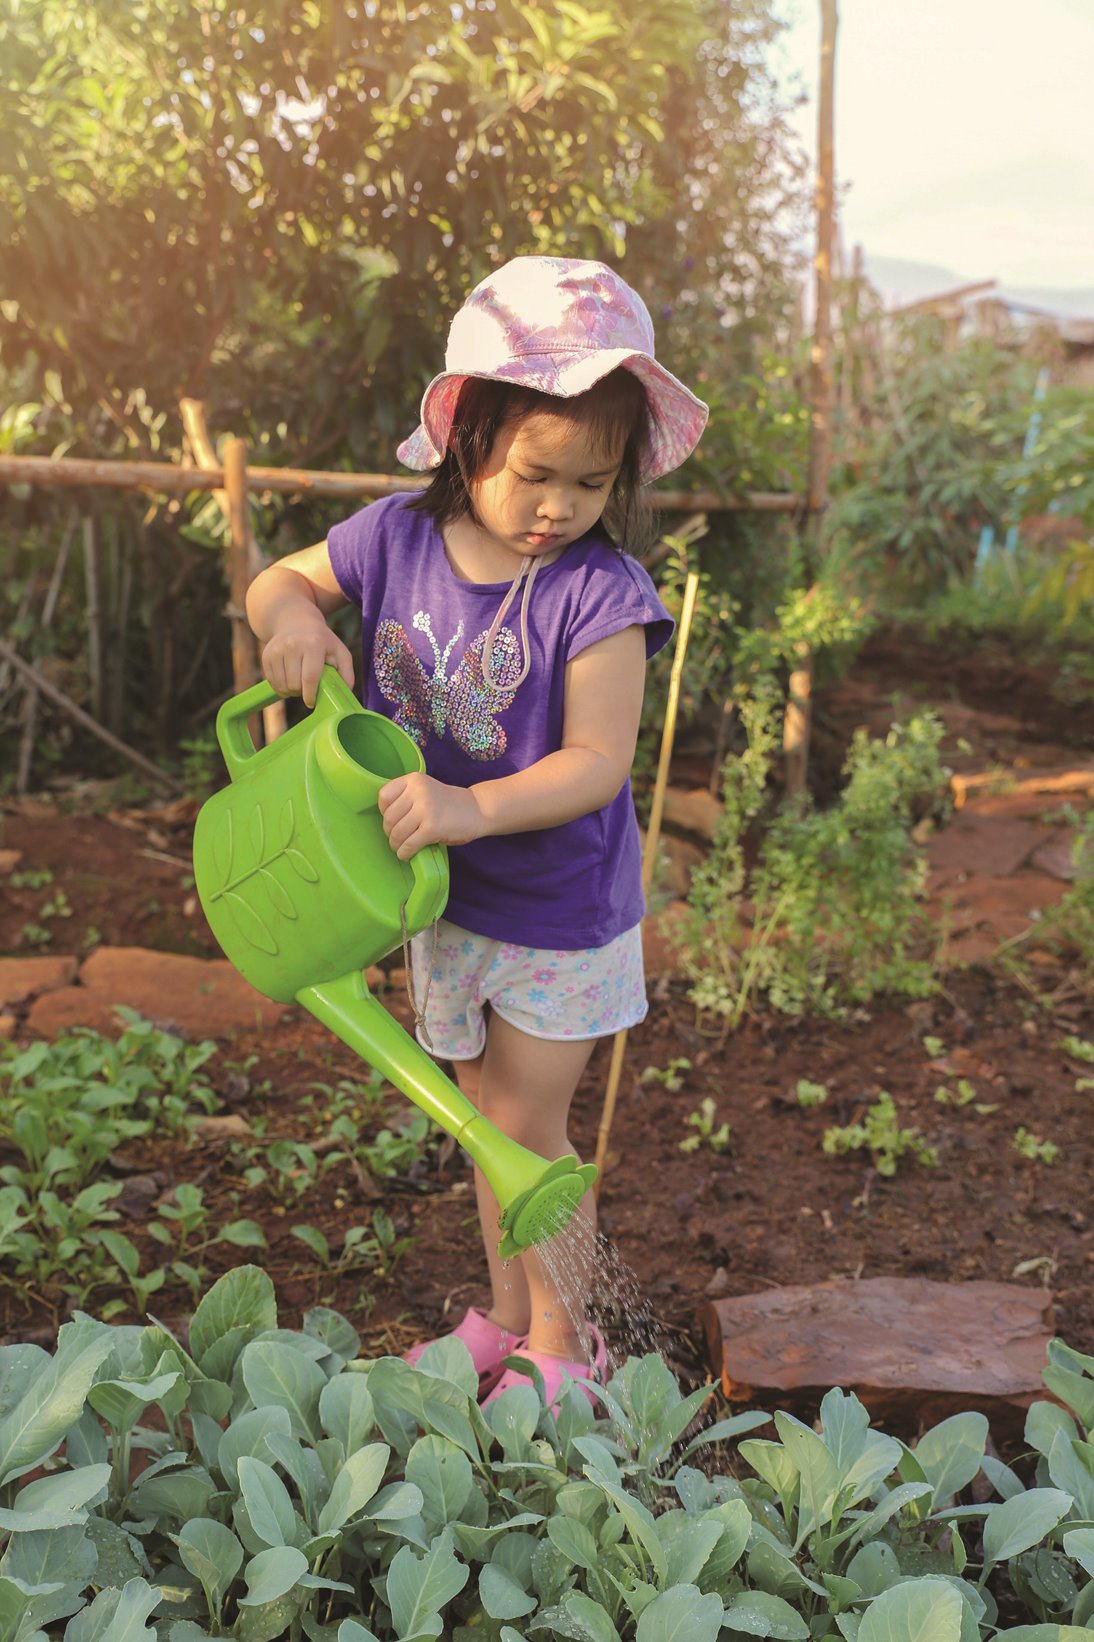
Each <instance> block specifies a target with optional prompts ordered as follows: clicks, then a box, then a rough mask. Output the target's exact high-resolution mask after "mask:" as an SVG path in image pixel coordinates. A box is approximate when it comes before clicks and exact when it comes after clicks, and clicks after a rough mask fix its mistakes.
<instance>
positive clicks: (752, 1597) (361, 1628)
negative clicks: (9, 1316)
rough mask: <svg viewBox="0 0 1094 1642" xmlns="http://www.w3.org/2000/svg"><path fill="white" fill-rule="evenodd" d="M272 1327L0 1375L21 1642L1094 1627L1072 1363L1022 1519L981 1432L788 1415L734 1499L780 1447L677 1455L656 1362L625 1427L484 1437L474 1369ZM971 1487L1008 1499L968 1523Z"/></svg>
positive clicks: (261, 1290) (526, 1424) (1035, 1412)
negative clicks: (703, 1457) (702, 1458)
mask: <svg viewBox="0 0 1094 1642" xmlns="http://www.w3.org/2000/svg"><path fill="white" fill-rule="evenodd" d="M277 1324H278V1319H277V1311H276V1306H275V1302H274V1293H273V1287H272V1284H271V1282H270V1280H269V1278H268V1276H267V1275H266V1274H265V1273H264V1272H262V1271H260V1270H259V1269H258V1268H256V1267H248V1266H244V1267H240V1268H238V1269H237V1270H235V1271H233V1272H231V1273H229V1274H228V1275H227V1276H226V1277H223V1278H221V1279H220V1281H219V1282H218V1283H216V1284H215V1285H214V1286H213V1288H212V1289H210V1291H209V1292H208V1294H207V1295H206V1296H205V1298H204V1299H203V1300H202V1302H201V1304H200V1305H199V1306H198V1308H197V1310H196V1311H195V1313H194V1316H193V1319H192V1321H191V1325H190V1330H189V1349H188V1350H187V1349H185V1348H184V1347H183V1346H182V1344H181V1343H180V1342H179V1341H178V1340H177V1339H176V1338H175V1337H174V1336H173V1335H171V1334H170V1333H169V1332H168V1331H167V1330H166V1329H165V1328H163V1327H161V1326H160V1325H158V1324H153V1325H151V1326H150V1327H147V1328H143V1329H142V1328H134V1327H125V1328H110V1327H108V1326H107V1325H105V1324H103V1323H99V1322H96V1321H94V1320H93V1319H92V1318H90V1317H85V1316H78V1317H76V1319H75V1320H74V1321H73V1322H71V1323H68V1324H66V1325H65V1326H64V1327H63V1328H62V1329H61V1330H60V1333H59V1336H58V1341H57V1350H56V1353H55V1354H54V1355H53V1356H52V1357H51V1356H50V1355H49V1354H48V1353H47V1352H45V1351H43V1350H42V1349H41V1348H40V1347H38V1346H34V1345H14V1346H7V1347H3V1348H0V1378H2V1385H3V1398H2V1402H0V1410H2V1412H0V1538H2V1539H3V1540H4V1541H5V1543H4V1549H3V1555H2V1557H0V1634H2V1635H3V1636H4V1637H5V1638H10V1639H12V1642H45V1639H47V1638H49V1637H54V1638H58V1637H62V1636H63V1637H64V1639H65V1642H121V1639H122V1638H124V1639H125V1642H207V1639H209V1638H211V1637H234V1638H236V1639H238V1642H272V1639H274V1638H278V1637H289V1638H291V1639H295V1642H300V1639H303V1638H307V1639H308V1642H419V1639H420V1642H426V1639H432V1638H436V1637H438V1636H442V1635H443V1636H444V1637H445V1638H447V1639H449V1642H523V1639H524V1638H531V1637H538V1636H540V1635H542V1636H544V1637H547V1638H550V1637H559V1638H582V1639H589V1638H592V1639H593V1642H600V1639H603V1642H613V1639H614V1642H629V1639H634V1642H670V1639H673V1638H684V1637H686V1638H687V1639H688V1642H715V1639H716V1638H719V1637H723V1636H724V1637H727V1638H728V1639H729V1642H741V1639H742V1638H744V1637H756V1636H773V1637H784V1638H809V1637H814V1638H817V1639H818V1642H891V1639H896V1638H905V1637H912V1636H916V1637H921V1638H924V1639H928V1638H930V1639H937V1642H979V1639H980V1638H981V1637H987V1636H990V1635H993V1634H998V1635H1003V1636H1011V1637H1014V1638H1015V1639H1017V1638H1019V1637H1020V1638H1022V1642H1053V1639H1056V1638H1059V1639H1060V1642H1065V1639H1067V1638H1069V1637H1070V1636H1072V1635H1075V1636H1076V1637H1077V1636H1078V1635H1079V1634H1080V1632H1079V1631H1078V1630H1069V1629H1068V1628H1067V1627H1068V1625H1069V1624H1070V1625H1071V1626H1072V1627H1082V1626H1084V1625H1086V1624H1087V1623H1088V1622H1089V1621H1090V1620H1091V1618H1092V1615H1094V1578H1092V1577H1091V1576H1092V1574H1094V1529H1091V1528H1090V1527H1089V1522H1090V1521H1091V1519H1094V1482H1092V1478H1094V1442H1092V1440H1091V1438H1092V1431H1091V1427H1092V1426H1094V1372H1092V1371H1094V1359H1092V1358H1089V1357H1083V1356H1081V1355H1080V1354H1079V1353H1078V1352H1075V1351H1072V1350H1071V1349H1070V1348H1068V1347H1067V1346H1065V1345H1063V1343H1062V1342H1060V1341H1054V1342H1053V1343H1052V1345H1051V1346H1050V1348H1049V1365H1048V1367H1047V1369H1046V1371H1045V1381H1046V1384H1047V1386H1048V1389H1049V1390H1050V1391H1051V1392H1052V1394H1053V1396H1054V1397H1055V1398H1057V1399H1058V1401H1056V1402H1051V1403H1050V1402H1037V1403H1034V1405H1033V1406H1032V1408H1031V1409H1030V1410H1029V1414H1028V1417H1027V1422H1026V1440H1027V1444H1028V1446H1029V1448H1030V1450H1031V1451H1032V1453H1033V1455H1034V1457H1035V1458H1034V1474H1033V1476H1032V1483H1033V1486H1032V1487H1029V1488H1027V1487H1026V1486H1025V1484H1024V1482H1023V1481H1022V1479H1021V1478H1020V1477H1019V1476H1018V1475H1017V1474H1016V1473H1015V1471H1013V1470H1012V1469H1010V1468H1009V1467H1008V1466H1006V1465H1004V1464H1002V1463H1001V1462H1000V1461H999V1460H998V1459H995V1458H994V1457H992V1454H991V1453H989V1452H988V1447H987V1440H988V1424H987V1421H986V1420H985V1419H984V1417H983V1416H982V1415H980V1414H976V1413H966V1414H959V1415H956V1416H954V1417H953V1418H951V1419H948V1420H944V1421H943V1422H942V1423H941V1424H940V1425H937V1426H935V1427H934V1428H933V1429H932V1430H929V1431H928V1432H926V1434H925V1435H924V1436H923V1437H921V1438H920V1440H919V1442H918V1444H917V1445H916V1447H915V1448H914V1449H912V1448H909V1447H908V1446H907V1445H906V1444H904V1443H902V1442H900V1441H898V1440H897V1439H896V1438H895V1437H892V1436H887V1435H884V1434H883V1433H881V1432H879V1431H874V1430H872V1429H871V1428H870V1424H869V1420H868V1417H867V1414H866V1410H865V1409H864V1408H863V1407H862V1405H861V1404H860V1403H859V1402H858V1401H857V1399H856V1398H855V1397H853V1396H848V1395H845V1394H844V1393H843V1392H841V1391H837V1390H833V1391H830V1392H829V1393H828V1394H827V1396H826V1397H825V1398H824V1401H823V1403H822V1405H821V1410H820V1421H819V1424H818V1427H817V1428H816V1429H813V1428H812V1427H810V1426H808V1425H805V1424H803V1423H802V1422H801V1421H799V1420H797V1419H795V1418H793V1417H792V1416H791V1415H789V1414H783V1413H779V1414H776V1415H775V1416H774V1427H775V1437H774V1438H773V1439H770V1440H760V1439H756V1438H749V1439H748V1440H746V1441H744V1442H742V1443H741V1444H740V1447H739V1450H738V1454H739V1459H740V1461H742V1462H744V1466H741V1467H739V1468H740V1469H742V1470H743V1469H744V1467H745V1466H747V1468H748V1469H749V1470H750V1471H751V1473H753V1474H751V1475H743V1476H742V1477H741V1478H740V1479H738V1477H736V1476H734V1475H729V1474H726V1473H724V1472H721V1471H716V1470H715V1469H714V1466H713V1464H712V1463H711V1462H712V1461H713V1460H714V1459H715V1458H717V1457H721V1455H722V1454H723V1453H724V1448H715V1445H718V1444H721V1445H725V1444H727V1443H728V1442H729V1441H730V1440H731V1439H735V1438H737V1437H739V1436H740V1435H741V1434H742V1433H745V1432H748V1431H750V1430H752V1429H754V1428H756V1427H758V1426H762V1425H767V1424H770V1423H771V1417H770V1416H769V1415H767V1414H764V1413H743V1414H737V1415H735V1416H733V1417H732V1418H729V1419H726V1420H723V1421H720V1422H718V1423H716V1424H714V1425H712V1426H710V1427H708V1428H707V1429H706V1430H703V1431H700V1432H699V1433H698V1434H697V1435H695V1436H693V1437H692V1438H691V1440H690V1441H688V1440H687V1434H688V1432H689V1431H690V1430H691V1429H692V1428H693V1426H694V1424H695V1421H696V1418H697V1416H698V1415H699V1413H700V1411H701V1409H702V1407H703V1406H704V1404H705V1403H706V1401H707V1400H708V1398H709V1395H710V1392H709V1388H708V1387H705V1386H703V1387H700V1388H699V1389H698V1390H697V1391H695V1392H693V1393H692V1394H691V1395H690V1396H688V1397H684V1396H682V1395H681V1393H680V1390H679V1388H678V1387H677V1385H676V1383H675V1381H674V1380H673V1378H672V1376H671V1375H670V1373H669V1371H668V1370H667V1368H666V1367H665V1365H664V1363H663V1362H662V1361H661V1359H660V1358H659V1357H656V1356H649V1357H644V1358H640V1359H639V1358H631V1359H629V1360H628V1361H627V1362H626V1363H624V1364H623V1366H622V1367H621V1368H620V1369H619V1370H618V1371H617V1372H616V1373H615V1374H614V1376H613V1377H612V1379H611V1380H610V1382H609V1384H608V1386H607V1387H606V1388H605V1389H604V1391H603V1397H604V1402H605V1404H606V1406H607V1409H608V1411H609V1414H610V1418H607V1419H597V1418H595V1417H594V1414H593V1410H592V1409H591V1408H590V1406H589V1404H588V1402H587V1401H586V1399H585V1397H584V1396H583V1394H582V1393H581V1392H580V1391H579V1390H578V1389H577V1388H576V1387H570V1388H568V1389H567V1390H566V1391H565V1392H564V1393H563V1395H562V1398H561V1400H560V1403H559V1405H558V1410H557V1413H556V1414H551V1413H550V1412H548V1411H547V1410H546V1409H545V1407H544V1401H543V1397H542V1394H541V1389H540V1390H539V1391H537V1390H533V1389H532V1388H531V1387H518V1388H515V1389H513V1390H510V1391H508V1392H506V1393H505V1394H504V1396H502V1397H501V1398H499V1399H498V1400H497V1401H496V1402H495V1403H494V1404H493V1405H492V1406H491V1407H490V1408H489V1409H487V1410H485V1411H484V1410H483V1409H481V1408H480V1407H479V1405H478V1403H477V1401H476V1391H477V1377H476V1374H475V1371H474V1368H473V1366H472V1363H471V1359H470V1356H469V1355H468V1353H467V1352H466V1350H465V1348H464V1347H463V1346H462V1345H461V1344H460V1343H459V1342H458V1341H453V1340H449V1341H442V1342H439V1343H438V1344H436V1345H434V1346H432V1347H430V1349H429V1351H428V1352H427V1353H426V1355H425V1356H424V1357H423V1358H422V1361H421V1364H420V1365H419V1366H418V1367H416V1368H411V1367H410V1366H409V1365H408V1364H406V1363H404V1362H403V1361H402V1360H401V1359H399V1358H394V1357H381V1358H377V1359H374V1360H372V1361H361V1360H358V1359H357V1351H358V1349H359V1341H358V1338H357V1335H356V1334H355V1333H354V1331H353V1329H352V1328H351V1327H350V1326H349V1324H348V1323H347V1322H346V1321H345V1319H344V1318H342V1317H340V1316H338V1315H337V1314H336V1313H334V1312H331V1311H325V1310H321V1309H320V1310H316V1311H313V1312H309V1313H308V1314H307V1316H306V1317H305V1318H304V1327H303V1331H302V1332H300V1333H296V1332H293V1331H290V1330H287V1329H281V1328H279V1327H278V1326H277ZM1061 1405H1066V1407H1065V1406H1061ZM1068 1408H1070V1410H1071V1412H1068ZM704 1449H705V1450H706V1451H707V1466H708V1469H707V1471H702V1470H699V1469H698V1468H696V1466H695V1465H694V1464H692V1463H691V1461H692V1459H693V1456H695V1455H696V1454H697V1453H698V1452H699V1451H700V1450H704ZM712 1450H713V1452H712ZM981 1473H982V1474H983V1478H984V1480H985V1482H986V1484H987V1485H988V1486H989V1487H990V1489H991V1491H992V1492H993V1493H994V1494H995V1495H996V1498H995V1499H992V1500H988V1501H986V1502H984V1503H979V1504H962V1503H959V1501H960V1498H961V1495H962V1494H963V1491H964V1490H966V1489H967V1488H968V1487H969V1485H970V1484H971V1483H972V1482H973V1480H974V1479H975V1478H977V1477H978V1476H980V1475H981ZM28 1477H31V1478H32V1480H31V1481H29V1482H28V1481H27V1478H28ZM1015 1618H1018V1619H1019V1620H1023V1619H1028V1620H1030V1621H1032V1622H1035V1628H1033V1629H1032V1630H1031V1629H1028V1628H1023V1627H1022V1626H1021V1625H1019V1626H1018V1628H1016V1629H1010V1630H1008V1629H1006V1628H1004V1629H1002V1630H999V1629H998V1627H999V1626H1000V1624H1001V1623H1002V1624H1003V1625H1004V1626H1006V1625H1009V1624H1011V1622H1012V1621H1013V1620H1014V1619H1015ZM65 1620H67V1621H68V1623H67V1626H64V1625H63V1622H64V1621H65ZM150 1621H151V1622H152V1623H154V1625H155V1629H154V1630H153V1629H152V1628H151V1624H150V1623H149V1622H150ZM62 1627H63V1628H62Z"/></svg>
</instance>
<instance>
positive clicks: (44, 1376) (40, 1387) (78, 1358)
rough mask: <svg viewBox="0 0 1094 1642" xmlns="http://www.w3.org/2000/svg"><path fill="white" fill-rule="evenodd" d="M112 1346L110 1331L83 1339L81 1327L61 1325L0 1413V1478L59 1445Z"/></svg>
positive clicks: (20, 1473)
mask: <svg viewBox="0 0 1094 1642" xmlns="http://www.w3.org/2000/svg"><path fill="white" fill-rule="evenodd" d="M69 1326H70V1327H71V1326H72V1325H69ZM112 1349H113V1343H112V1341H111V1339H110V1337H109V1334H107V1335H106V1337H105V1338H104V1337H102V1336H100V1337H99V1338H97V1339H93V1340H91V1341H90V1342H87V1335H86V1332H84V1333H76V1334H66V1331H65V1330H62V1331H61V1338H60V1341H59V1343H58V1348H57V1353H56V1355H55V1356H54V1357H53V1358H52V1359H51V1360H50V1363H49V1366H48V1367H47V1368H45V1369H43V1370H42V1372H41V1373H40V1374H38V1375H37V1376H36V1377H35V1378H34V1379H33V1380H32V1382H31V1383H30V1384H29V1385H28V1386H27V1387H26V1389H25V1391H24V1392H23V1394H22V1396H21V1397H20V1398H19V1400H18V1402H17V1403H16V1404H15V1406H14V1407H13V1408H11V1409H9V1411H8V1413H6V1414H5V1415H4V1417H3V1419H0V1483H3V1482H10V1481H11V1480H12V1479H13V1478H15V1477H21V1476H23V1475H24V1473H25V1472H27V1471H32V1470H33V1469H34V1467H35V1466H37V1465H40V1464H41V1462H42V1461H43V1460H44V1459H46V1458H47V1457H48V1456H49V1455H50V1454H52V1452H53V1450H54V1449H55V1448H56V1447H58V1446H59V1444H60V1443H61V1442H62V1441H63V1439H64V1436H65V1433H66V1432H67V1431H68V1429H69V1427H70V1426H72V1425H74V1424H75V1423H76V1421H77V1420H78V1419H79V1418H80V1415H81V1413H82V1412H83V1407H84V1402H85V1400H86V1398H87V1394H88V1392H89V1391H90V1389H91V1385H92V1382H93V1380H94V1378H95V1374H96V1372H97V1371H98V1369H99V1367H100V1365H101V1364H102V1363H103V1362H105V1360H106V1358H107V1357H109V1355H110V1353H111V1351H112Z"/></svg>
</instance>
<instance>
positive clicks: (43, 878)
mask: <svg viewBox="0 0 1094 1642" xmlns="http://www.w3.org/2000/svg"><path fill="white" fill-rule="evenodd" d="M52 882H53V874H52V872H50V870H49V868H48V867H27V868H24V870H23V871H22V872H13V873H12V875H11V878H10V879H9V883H10V884H11V887H12V889H45V887H46V885H47V884H52Z"/></svg>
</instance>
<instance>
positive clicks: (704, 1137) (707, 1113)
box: [680, 1095, 729, 1152]
mask: <svg viewBox="0 0 1094 1642" xmlns="http://www.w3.org/2000/svg"><path fill="white" fill-rule="evenodd" d="M684 1122H685V1123H689V1124H690V1125H691V1127H692V1128H693V1129H694V1130H695V1131H696V1133H695V1134H693V1135H689V1136H688V1137H687V1139H686V1140H682V1141H681V1142H680V1150H681V1151H682V1152H697V1151H698V1150H699V1148H700V1146H707V1147H709V1148H710V1150H711V1151H712V1152H724V1151H726V1150H728V1148H729V1124H728V1123H722V1124H718V1126H717V1127H715V1125H716V1124H717V1123H718V1118H717V1108H716V1106H715V1104H714V1101H713V1100H712V1098H711V1097H710V1095H706V1096H705V1097H704V1098H703V1099H702V1100H701V1101H700V1102H699V1110H698V1111H697V1112H689V1113H688V1115H687V1117H686V1118H685V1119H684Z"/></svg>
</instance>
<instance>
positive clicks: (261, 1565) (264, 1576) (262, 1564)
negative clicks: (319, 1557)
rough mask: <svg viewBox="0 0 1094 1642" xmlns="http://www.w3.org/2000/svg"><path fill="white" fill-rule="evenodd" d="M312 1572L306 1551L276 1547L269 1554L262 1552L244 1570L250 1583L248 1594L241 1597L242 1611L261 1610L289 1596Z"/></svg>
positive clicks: (290, 1547) (248, 1584)
mask: <svg viewBox="0 0 1094 1642" xmlns="http://www.w3.org/2000/svg"><path fill="white" fill-rule="evenodd" d="M307 1571H308V1559H307V1557H306V1556H305V1555H304V1553H303V1551H298V1550H297V1549H296V1548H295V1546H292V1545H275V1546H273V1547H272V1548H271V1549H270V1550H268V1551H259V1553H258V1555H257V1556H255V1557H252V1558H251V1560H250V1562H248V1564H247V1566H246V1568H245V1569H244V1570H243V1577H244V1579H245V1580H246V1581H247V1595H246V1596H241V1597H240V1598H239V1606H240V1607H241V1608H257V1607H259V1606H260V1605H261V1604H262V1603H264V1602H276V1601H277V1600H278V1598H279V1597H282V1596H287V1595H288V1593H289V1592H290V1591H291V1590H292V1588H293V1586H294V1585H296V1584H297V1583H298V1581H299V1579H300V1576H301V1574H306V1573H307Z"/></svg>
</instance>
